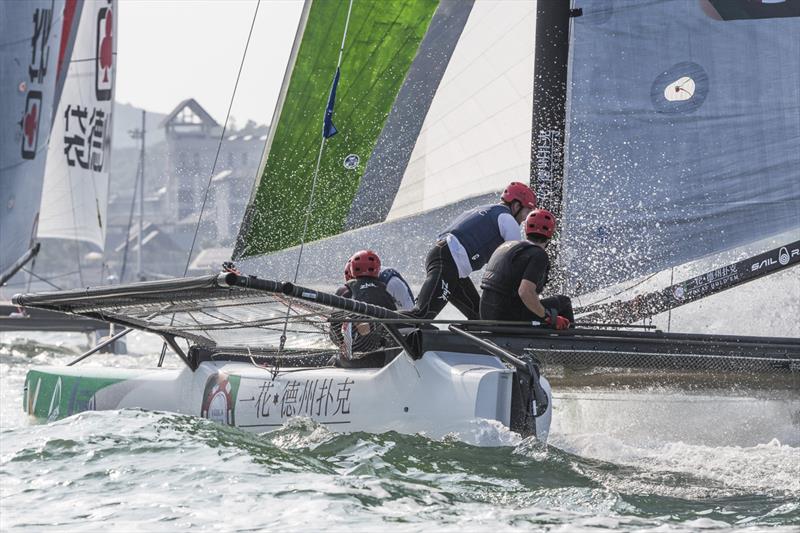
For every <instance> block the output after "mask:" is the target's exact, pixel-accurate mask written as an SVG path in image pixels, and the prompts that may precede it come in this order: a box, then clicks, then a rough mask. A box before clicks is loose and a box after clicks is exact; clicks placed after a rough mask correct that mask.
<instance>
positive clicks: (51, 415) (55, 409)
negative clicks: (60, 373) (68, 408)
mask: <svg viewBox="0 0 800 533" xmlns="http://www.w3.org/2000/svg"><path fill="white" fill-rule="evenodd" d="M60 406H61V378H58V381H57V382H56V387H55V389H53V396H52V397H51V398H50V409H48V410H47V421H48V422H53V421H54V420H58V415H59V413H60Z"/></svg>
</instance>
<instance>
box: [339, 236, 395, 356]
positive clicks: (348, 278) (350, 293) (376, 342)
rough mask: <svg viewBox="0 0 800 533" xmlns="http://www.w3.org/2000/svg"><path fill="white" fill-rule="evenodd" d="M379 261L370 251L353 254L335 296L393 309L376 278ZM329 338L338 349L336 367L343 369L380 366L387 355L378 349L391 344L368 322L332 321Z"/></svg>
mask: <svg viewBox="0 0 800 533" xmlns="http://www.w3.org/2000/svg"><path fill="white" fill-rule="evenodd" d="M380 272H381V259H380V257H378V254H376V253H375V252H373V251H372V250H361V251H359V252H356V253H354V254H353V255H352V256H351V257H350V259H349V260H348V261H347V263H346V264H345V267H344V279H345V284H344V285H343V286H342V287H340V288H339V289H338V290H337V291H336V295H337V296H342V297H344V298H352V299H353V300H359V301H362V302H366V303H370V304H374V305H380V306H381V307H385V308H387V309H391V310H393V311H394V310H395V309H396V307H395V304H394V299H393V298H392V296H391V295H390V294H389V292H388V291H387V290H386V285H385V284H384V283H383V282H382V281H381V280H380V279H379V276H380ZM330 337H331V339H332V340H333V341H334V342H335V343H336V344H337V345H338V346H339V348H340V352H341V353H340V355H341V356H340V357H339V361H338V364H339V365H340V366H346V367H380V366H383V364H384V362H385V356H386V354H385V353H384V352H383V351H381V348H382V347H384V346H388V345H390V344H391V340H390V339H389V338H388V337H387V336H385V335H384V330H383V328H380V327H376V326H375V325H374V324H371V323H368V322H359V323H352V322H333V323H332V324H331V330H330Z"/></svg>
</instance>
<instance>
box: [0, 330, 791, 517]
mask: <svg viewBox="0 0 800 533" xmlns="http://www.w3.org/2000/svg"><path fill="white" fill-rule="evenodd" d="M0 335H2V337H0V530H2V531H7V530H27V531H37V532H38V531H56V530H58V531H64V530H66V531H74V530H81V531H183V530H190V529H191V530H197V531H258V530H269V531H296V530H326V531H344V530H347V531H376V530H381V531H384V530H385V531H426V530H431V529H434V528H435V529H437V530H442V531H481V530H493V531H513V530H524V531H531V530H547V531H599V530H608V529H618V530H627V531H659V532H670V531H697V530H703V531H727V530H737V531H762V530H764V529H765V528H771V529H774V530H777V531H797V530H798V528H800V448H798V447H797V445H796V443H795V445H790V444H787V443H785V442H781V441H779V440H777V439H775V438H772V437H771V436H769V435H765V436H764V438H763V440H762V442H760V443H758V444H755V445H752V446H744V447H740V446H732V445H716V446H704V445H698V444H691V443H686V442H682V441H680V440H674V439H672V440H670V439H665V440H656V441H653V440H652V439H650V440H648V441H636V440H635V439H634V440H630V439H627V440H626V439H625V438H621V437H620V436H619V435H613V434H612V433H610V432H608V431H605V429H602V430H596V431H593V429H592V428H591V427H583V428H575V427H570V426H569V425H568V424H561V425H560V426H559V425H558V424H555V425H554V427H553V432H552V433H551V435H550V440H549V442H548V444H547V445H543V444H541V443H539V442H537V441H536V440H535V439H532V438H530V439H521V438H520V437H519V436H517V435H516V434H513V433H511V432H509V431H507V430H506V429H505V428H503V427H502V426H499V425H497V424H493V423H489V422H486V421H472V422H471V423H470V424H468V425H467V426H466V427H465V430H464V431H463V432H461V433H458V434H454V435H449V436H447V437H445V438H444V439H439V440H434V439H429V438H427V437H425V436H424V435H401V434H397V433H385V434H380V435H375V434H368V433H345V434H339V433H332V432H330V431H328V430H327V429H325V428H323V427H320V426H318V425H316V424H314V423H313V422H311V421H309V420H294V421H292V422H290V423H289V424H287V425H286V426H285V427H283V428H281V429H279V430H277V431H275V432H273V433H269V434H265V435H254V434H249V433H245V432H242V431H240V430H238V429H235V428H230V427H223V426H220V425H217V424H214V423H212V422H209V421H208V420H203V419H199V418H195V417H191V416H183V415H175V414H169V413H159V412H146V411H140V410H121V411H106V412H88V413H82V414H78V415H75V416H72V417H70V418H67V419H64V420H61V421H58V422H54V423H49V424H35V423H32V422H31V421H30V420H28V418H27V416H26V415H25V414H24V413H23V411H22V387H23V383H24V378H25V373H26V371H27V370H28V368H29V367H30V366H32V365H50V364H65V363H67V362H68V361H69V360H71V359H72V358H74V357H75V356H76V354H78V353H79V352H80V350H81V349H82V348H83V346H82V345H83V344H84V342H85V341H84V339H83V338H82V336H80V335H74V334H72V335H63V334H52V333H49V334H45V333H38V334H26V335H25V336H19V335H12V334H0ZM128 347H129V349H131V350H132V351H133V352H135V353H134V354H132V355H126V356H112V355H104V354H98V355H96V356H94V357H95V358H97V359H96V360H95V362H96V363H101V362H102V363H103V364H106V365H111V366H119V367H141V368H146V367H149V366H153V365H154V363H155V361H156V357H157V355H156V354H157V353H158V352H159V351H160V344H159V342H158V340H157V339H155V338H152V337H149V336H147V335H146V334H139V333H135V334H132V336H131V338H129V340H128ZM139 354H141V355H139ZM174 359H176V358H174ZM168 363H169V364H173V365H177V364H180V363H179V362H178V361H172V360H169V359H168ZM555 401H556V404H555V409H556V410H555V416H556V417H558V413H559V404H558V401H559V399H558V397H557V398H556V400H555ZM607 416H609V417H613V413H608V415H607ZM606 425H607V424H605V425H599V426H598V427H600V428H605V426H606Z"/></svg>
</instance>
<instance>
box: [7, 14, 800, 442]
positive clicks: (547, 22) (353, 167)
mask: <svg viewBox="0 0 800 533" xmlns="http://www.w3.org/2000/svg"><path fill="white" fill-rule="evenodd" d="M573 4H574V5H570V4H569V3H567V2H563V3H561V2H535V1H530V2H517V1H509V2H501V1H482V0H476V1H475V2H457V1H450V0H442V1H440V2H414V3H401V2H397V3H387V2H380V8H376V5H378V4H376V3H375V2H371V1H366V0H354V1H351V2H345V1H342V2H313V1H307V2H306V3H305V5H304V8H303V12H302V15H301V17H300V24H299V28H298V32H297V37H296V40H295V43H294V46H293V50H292V54H291V58H290V61H289V65H288V67H287V73H286V76H285V79H284V84H283V88H282V91H281V94H280V97H279V100H278V104H277V106H276V111H275V113H274V116H273V121H272V125H273V127H272V128H271V129H270V134H269V137H268V139H267V146H266V149H265V154H264V157H263V159H262V163H261V167H260V169H259V173H258V176H257V179H256V183H255V186H254V189H253V194H252V198H251V201H250V203H249V206H248V210H247V215H246V217H245V221H244V222H243V224H242V228H241V229H240V233H239V238H238V240H237V246H236V249H235V250H234V258H235V259H236V260H237V261H238V264H239V266H240V268H241V269H242V270H243V271H244V272H247V273H250V274H256V275H258V277H256V276H242V275H238V274H233V273H224V274H219V275H216V274H215V275H212V276H206V277H200V278H189V279H181V280H169V281H160V282H149V283H141V284H130V285H124V286H116V287H108V288H104V287H99V288H90V289H85V290H80V291H62V292H56V293H47V294H40V295H19V296H17V297H15V303H17V304H19V305H23V306H28V307H33V308H40V309H47V310H52V311H60V312H67V313H73V314H77V315H81V316H85V317H89V318H93V319H102V320H107V321H110V322H113V323H116V324H119V325H121V326H124V327H127V328H136V329H140V330H144V331H148V332H151V333H155V334H157V335H160V336H161V337H162V338H163V339H164V343H165V346H169V347H170V348H171V350H172V351H173V352H174V353H176V354H177V355H178V356H179V357H180V358H181V359H182V360H183V362H184V363H185V368H183V369H181V370H165V369H162V368H154V369H153V370H118V369H106V368H102V367H100V368H91V367H84V366H81V367H75V368H73V367H71V366H70V367H69V368H34V369H32V370H31V371H30V373H29V375H28V378H27V380H26V393H25V408H26V410H27V411H28V413H30V414H32V415H35V416H37V417H41V418H47V419H57V418H61V417H64V416H68V415H71V414H73V413H76V412H80V411H83V410H87V409H116V408H124V407H138V408H145V409H158V410H169V411H175V412H180V413H188V414H194V415H197V416H205V417H208V418H212V419H214V420H217V421H220V422H222V423H227V424H231V425H235V426H237V427H241V428H244V429H251V430H255V431H265V430H269V429H271V428H274V427H277V426H280V425H281V424H284V423H285V422H286V421H287V420H288V419H290V418H292V417H296V416H305V417H309V418H312V419H314V420H317V421H319V422H320V423H322V424H325V425H328V426H330V427H332V428H338V429H341V430H346V431H350V430H364V431H386V430H397V431H403V432H426V433H429V434H431V435H439V434H442V433H446V432H449V431H451V430H454V428H456V427H459V425H463V424H464V423H465V422H469V421H471V420H474V419H489V420H494V421H497V422H498V423H500V424H503V425H505V426H507V427H509V428H511V429H512V430H514V431H517V432H519V433H521V434H523V435H529V434H536V435H537V437H538V438H541V439H545V438H546V436H547V433H548V431H549V424H550V421H551V419H552V417H553V414H554V411H553V405H554V402H555V400H554V393H553V390H555V391H556V393H557V392H558V391H559V390H561V391H563V390H567V389H569V390H573V391H577V392H578V393H579V394H583V395H584V397H586V396H589V397H591V398H596V396H597V394H598V391H600V390H601V389H605V390H607V389H611V390H613V391H615V392H616V393H622V394H624V396H625V397H626V398H628V399H635V398H636V397H637V391H639V390H642V389H646V390H647V391H648V392H652V391H656V392H665V393H669V391H670V390H674V389H675V388H677V389H678V390H683V391H685V390H687V389H689V390H703V391H711V392H712V393H713V394H712V396H713V397H712V398H711V399H710V400H709V401H708V402H707V403H708V404H709V405H716V404H714V403H713V402H719V401H720V399H722V400H723V401H724V400H726V399H728V398H732V397H738V398H744V399H745V400H746V399H749V398H754V399H755V398H759V399H757V400H755V401H758V402H761V399H760V398H761V396H760V395H761V394H762V393H767V394H768V398H767V401H770V402H773V403H774V404H775V405H777V410H771V411H769V410H767V409H766V408H765V407H763V405H764V404H763V403H759V406H760V407H759V409H756V410H752V411H745V410H741V409H739V410H738V411H737V414H736V416H735V417H725V418H722V419H721V420H718V421H717V423H719V424H728V426H729V427H730V426H734V427H736V428H739V429H742V428H756V427H760V426H759V425H758V424H759V423H760V421H761V420H762V419H763V418H764V417H765V413H767V412H769V413H771V414H770V416H772V413H778V418H781V419H782V420H785V421H786V423H787V424H789V425H790V426H792V425H793V424H794V426H792V427H796V424H797V420H798V417H797V413H798V412H800V395H799V394H798V390H800V387H798V376H799V375H800V374H798V371H800V339H798V338H795V337H792V338H787V337H777V336H776V337H767V336H764V335H760V336H752V335H742V334H739V335H716V334H702V333H699V332H697V331H695V332H693V333H672V332H670V331H666V332H665V331H660V330H654V329H655V328H653V327H652V326H650V325H648V324H637V322H639V321H640V320H642V319H643V318H647V317H652V316H653V315H656V314H658V313H668V312H671V310H673V309H676V308H678V307H679V306H683V305H685V304H688V303H690V302H693V301H697V300H699V299H701V298H705V297H706V296H710V295H712V294H717V293H720V292H721V291H723V290H726V289H731V288H734V287H736V289H735V290H734V291H733V292H735V291H737V290H741V289H740V287H741V285H742V284H743V283H745V282H748V281H752V280H754V279H758V278H762V279H763V278H764V277H765V276H767V275H772V274H776V273H779V272H781V271H784V270H786V269H789V268H792V267H794V266H795V265H797V264H798V263H800V241H797V231H798V227H800V226H798V220H800V218H799V217H798V213H800V188H798V183H800V180H798V174H797V173H798V169H800V160H799V159H798V158H800V155H798V154H800V149H799V148H800V147H799V146H798V140H799V139H800V131H798V127H799V126H798V124H800V121H798V120H797V117H798V113H799V112H800V111H798V109H799V108H798V102H800V95H799V94H798V90H800V89H798V88H800V69H798V68H795V67H797V65H798V63H797V58H798V57H800V49H798V41H797V39H796V38H795V36H796V35H797V31H798V23H799V21H800V9H799V8H798V6H797V4H796V3H792V2H784V3H780V4H768V3H763V4H753V3H751V2H745V1H738V0H730V1H722V0H719V1H715V0H708V1H702V2H688V1H682V0H671V1H664V2H661V3H655V4H654V3H641V2H635V1H632V0H631V1H627V2H614V3H613V4H612V3H599V2H586V3H583V2H579V1H576V2H574V3H573ZM373 8H374V9H373ZM676 35H679V36H681V38H676ZM345 43H350V44H348V45H347V46H345ZM664 43H670V46H668V47H666V48H665V46H664ZM754 43H758V44H759V46H754ZM765 50H766V51H768V53H767V52H764V53H761V52H760V51H765ZM330 80H332V81H330ZM334 105H335V106H336V112H335V115H334ZM315 109H318V110H320V112H318V113H316V114H313V113H312V112H311V111H310V110H315ZM322 110H324V113H322ZM319 115H322V117H323V120H322V127H321V128H320V121H319V120H318V118H319ZM334 121H335V123H336V126H334ZM320 130H322V131H321V132H320ZM756 130H757V131H758V132H759V133H758V136H757V138H753V136H752V135H751V133H752V132H753V131H756ZM337 132H338V133H337ZM320 133H322V135H320ZM520 174H523V175H530V177H531V182H532V185H533V187H534V189H535V190H536V192H537V194H538V195H539V198H540V204H541V205H542V206H543V207H546V208H548V209H549V210H550V211H552V212H554V213H556V214H557V216H559V217H560V218H562V219H563V221H564V224H563V228H564V229H563V230H562V232H561V234H560V235H559V236H558V246H557V247H556V250H555V251H554V255H555V265H556V269H555V272H554V276H553V277H554V278H555V279H556V281H557V284H558V285H559V289H560V290H561V291H562V292H565V293H568V294H584V295H585V296H584V297H582V298H581V302H586V303H585V304H584V305H581V306H580V308H579V309H578V312H579V313H581V316H582V317H583V318H581V319H580V320H581V322H579V324H578V327H576V328H574V329H570V330H566V331H563V332H556V331H552V330H548V329H541V328H537V327H533V326H532V325H530V324H519V323H508V324H505V323H496V322H495V323H486V322H480V321H478V322H475V321H471V322H470V321H458V320H456V321H449V322H447V323H446V324H429V323H425V322H424V321H411V320H409V319H408V317H405V316H403V315H400V314H397V313H393V312H391V311H388V310H386V309H381V308H379V307H376V306H370V305H367V304H364V303H360V302H354V301H352V300H348V299H343V298H337V297H336V296H334V295H332V294H329V293H328V292H326V291H322V290H317V289H314V288H311V287H308V286H305V285H299V284H298V283H297V280H298V279H299V277H300V274H301V273H302V275H303V277H304V279H311V280H312V281H314V283H315V284H317V285H330V283H331V282H332V280H338V279H339V278H340V276H341V268H340V267H341V265H342V264H344V261H345V259H346V257H347V256H348V255H349V254H350V253H351V252H352V251H353V250H355V249H359V248H363V247H364V244H365V243H367V242H368V243H369V244H370V246H371V247H373V248H376V249H377V250H378V252H379V253H381V254H382V255H384V256H386V257H391V258H392V263H393V264H395V265H397V266H398V267H400V269H401V270H402V271H403V273H404V276H406V277H407V278H412V280H413V279H414V277H413V274H414V271H415V270H418V269H419V268H420V267H421V265H422V264H423V259H422V254H423V253H424V250H425V249H426V248H427V247H428V246H429V244H430V242H431V239H433V238H434V235H432V230H431V228H438V227H444V224H445V223H446V222H447V220H448V219H449V218H452V216H453V214H454V213H456V212H458V211H459V210H461V209H464V208H465V207H472V206H474V205H479V204H481V203H487V202H488V201H489V200H488V199H489V198H494V197H495V195H496V191H497V190H499V189H501V188H502V186H503V185H504V184H505V183H507V182H508V180H509V178H510V177H512V176H513V175H520ZM201 216H202V214H201ZM309 241H313V242H309ZM384 250H386V251H391V252H388V253H384ZM748 250H753V251H752V252H749V251H748ZM726 254H733V256H734V257H735V260H733V261H728V260H727V259H724V258H726V257H727V255H726ZM401 260H405V261H407V262H408V264H402V263H401ZM720 261H725V262H722V263H720ZM686 264H694V265H695V273H694V274H693V275H691V276H688V277H687V278H686V279H683V280H678V281H675V280H674V279H673V280H671V281H670V282H669V284H668V285H669V286H668V287H667V288H664V289H658V290H654V291H652V292H648V293H644V294H640V295H638V296H637V297H636V298H629V299H625V298H626V297H628V296H630V295H631V294H632V293H635V291H636V290H637V288H639V289H640V288H642V287H647V284H646V282H647V281H648V280H651V279H654V278H653V276H655V275H656V274H661V273H664V272H666V273H668V274H670V275H669V276H668V279H670V278H672V274H674V273H675V270H676V267H680V266H682V265H686ZM703 265H705V267H704V266H703ZM314 276H316V277H314ZM773 279H774V278H773ZM282 280H290V281H282ZM771 290H776V288H774V287H773V288H772V289H771ZM602 291H605V294H600V293H601V292H602ZM593 293H594V294H593ZM597 294H600V295H599V296H598V295H597ZM620 296H622V297H620ZM791 305H793V306H794V307H793V309H796V308H797V298H795V299H793V300H791ZM746 319H748V320H749V319H757V317H755V318H754V317H747V318H746ZM343 321H353V322H362V321H366V322H372V323H375V324H376V325H377V326H378V327H380V328H383V329H384V330H385V331H386V338H387V339H388V341H387V345H386V346H383V347H381V348H380V349H381V351H383V352H385V364H383V365H381V366H379V367H376V368H342V367H338V366H336V365H335V364H334V362H335V361H336V359H337V357H338V354H339V348H338V347H337V346H336V345H334V344H332V343H331V341H330V340H329V338H328V333H329V330H330V328H331V327H335V326H336V325H337V324H341V323H342V322H343ZM431 325H437V326H439V325H446V326H447V327H446V328H445V329H443V330H438V329H436V330H434V329H429V328H430V326H431ZM609 326H614V327H609ZM626 326H627V328H626ZM409 329H410V330H411V331H408V330H409ZM698 329H699V328H698ZM125 332H127V330H125ZM125 332H122V333H120V335H122V334H124V333H125ZM91 352H92V351H90V352H88V353H87V354H86V356H87V357H88V356H89V355H91ZM164 353H165V352H164V351H163V350H162V360H163V356H164ZM159 366H161V362H159ZM548 380H549V381H548ZM551 385H552V389H551ZM662 387H666V389H664V388H662ZM754 391H755V392H754ZM693 400H697V401H700V402H702V401H706V397H705V396H703V397H695V398H693ZM647 401H650V399H649V398H648V400H647ZM667 403H669V402H662V401H660V400H656V401H655V402H653V403H652V404H651V406H650V407H651V408H652V409H654V408H655V407H656V406H658V407H659V408H660V407H663V406H664V405H666V404H667ZM674 405H679V409H681V410H682V413H684V414H686V413H687V411H688V409H686V406H685V405H683V404H674ZM695 406H696V404H695ZM693 409H694V407H693ZM555 415H556V416H558V411H555ZM685 418H687V420H688V419H689V418H691V417H689V416H686V417H685ZM639 422H641V423H642V424H645V425H649V426H651V427H652V426H658V425H659V424H662V420H661V419H660V418H659V417H649V418H648V419H647V420H641V421H639ZM588 423H590V424H591V423H594V422H593V421H592V420H588ZM687 423H688V422H687ZM662 425H663V424H662ZM744 433H748V431H747V430H746V429H745V431H744ZM755 433H757V432H756V430H753V434H754V437H755V438H758V437H759V435H757V434H755Z"/></svg>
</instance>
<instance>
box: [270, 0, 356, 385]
mask: <svg viewBox="0 0 800 533" xmlns="http://www.w3.org/2000/svg"><path fill="white" fill-rule="evenodd" d="M352 11H353V0H350V5H349V6H348V7H347V18H346V19H345V21H344V31H343V32H342V44H341V46H340V47H339V59H338V60H337V62H336V70H337V71H338V70H339V68H340V67H341V66H342V55H343V54H344V43H345V40H346V39H347V28H348V26H349V25H350V13H352ZM331 89H333V86H331ZM325 111H326V113H327V108H326V110H325ZM324 150H325V130H324V128H323V131H322V135H321V138H320V142H319V154H318V155H317V164H316V166H315V167H314V178H313V179H312V180H311V194H310V196H309V197H308V207H307V208H306V217H305V221H304V222H303V234H302V235H301V236H300V250H299V251H298V253H297V264H296V265H295V268H294V279H293V280H292V283H297V276H298V275H299V274H300V263H301V261H302V259H303V249H304V247H305V242H306V233H307V231H308V219H309V218H310V217H311V211H312V209H313V207H314V192H315V191H316V189H317V177H318V176H319V165H320V163H321V162H322V152H323V151H324ZM293 302H294V299H292V298H290V299H289V304H288V305H287V306H286V318H285V319H284V322H283V333H282V334H281V338H280V344H279V345H278V354H280V353H282V352H283V349H284V347H285V346H286V329H287V328H288V327H289V315H290V314H291V312H292V303H293ZM277 371H278V365H277V361H276V368H275V372H277Z"/></svg>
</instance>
